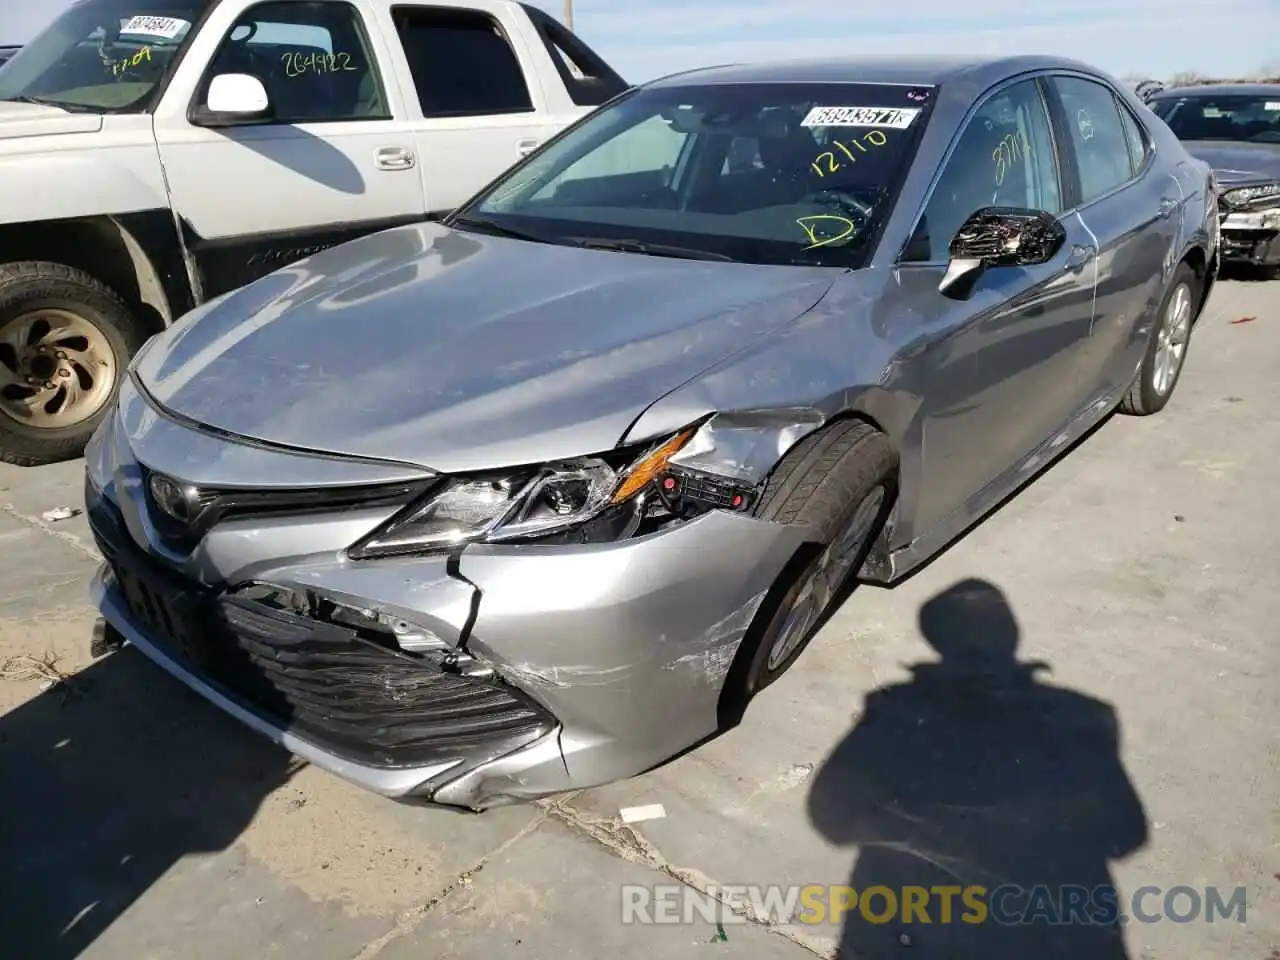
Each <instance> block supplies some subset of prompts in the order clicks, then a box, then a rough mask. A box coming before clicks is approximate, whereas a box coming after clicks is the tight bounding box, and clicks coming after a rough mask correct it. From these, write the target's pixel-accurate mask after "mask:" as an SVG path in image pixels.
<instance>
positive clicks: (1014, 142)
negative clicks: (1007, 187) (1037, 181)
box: [991, 131, 1033, 187]
mask: <svg viewBox="0 0 1280 960" xmlns="http://www.w3.org/2000/svg"><path fill="white" fill-rule="evenodd" d="M1031 156H1033V153H1032V150H1031V142H1030V141H1029V140H1028V139H1027V135H1026V133H1024V132H1022V131H1019V132H1018V133H1010V134H1007V135H1006V136H1005V138H1004V139H1003V140H1001V141H1000V142H999V143H998V144H996V148H995V149H994V150H992V151H991V160H992V162H993V163H994V164H995V168H996V186H997V187H998V186H1000V184H1002V183H1004V178H1005V176H1006V175H1007V174H1008V172H1009V169H1010V168H1011V167H1012V166H1013V165H1014V164H1015V163H1021V162H1022V158H1023V157H1031Z"/></svg>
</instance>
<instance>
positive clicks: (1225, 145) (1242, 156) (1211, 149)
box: [1183, 140, 1280, 187]
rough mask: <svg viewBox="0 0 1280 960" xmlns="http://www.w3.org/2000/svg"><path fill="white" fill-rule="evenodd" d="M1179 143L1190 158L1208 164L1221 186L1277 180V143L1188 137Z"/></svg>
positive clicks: (1279, 165)
mask: <svg viewBox="0 0 1280 960" xmlns="http://www.w3.org/2000/svg"><path fill="white" fill-rule="evenodd" d="M1183 146H1184V147H1186V148H1187V152H1188V153H1190V154H1191V155H1192V156H1193V157H1195V158H1196V159H1198V160H1203V161H1204V162H1205V163H1207V164H1209V166H1211V167H1212V168H1213V172H1214V175H1215V176H1216V177H1217V178H1218V183H1220V184H1222V185H1223V186H1224V187H1225V186H1231V187H1238V186H1241V185H1243V184H1248V183H1256V182H1258V181H1271V180H1280V144H1276V143H1241V142H1240V141H1238V140H1191V141H1184V142H1183Z"/></svg>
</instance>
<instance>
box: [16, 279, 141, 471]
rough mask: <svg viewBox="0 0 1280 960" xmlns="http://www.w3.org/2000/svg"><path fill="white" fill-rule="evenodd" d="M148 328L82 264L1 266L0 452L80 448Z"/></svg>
mask: <svg viewBox="0 0 1280 960" xmlns="http://www.w3.org/2000/svg"><path fill="white" fill-rule="evenodd" d="M146 335H147V332H146V329H145V328H144V326H143V324H142V323H141V322H140V321H139V319H138V318H137V317H135V316H134V315H133V314H132V313H131V312H130V310H129V308H128V307H127V306H126V305H125V303H124V301H123V300H121V299H120V297H119V296H117V295H116V293H115V292H114V291H112V290H111V289H110V288H108V287H106V286H105V285H103V284H102V283H99V282H98V281H97V280H95V279H94V278H93V277H91V276H89V275H88V274H87V273H84V272H83V271H81V270H75V269H73V268H71V267H67V266H63V265H62V264H57V263H44V262H34V261H29V262H24V263H9V264H4V265H3V266H0V460H4V461H6V462H8V463H15V464H18V465H20V466H35V465H37V464H43V463H53V462H55V461H58V460H66V459H69V458H71V457H77V456H79V455H80V454H81V452H82V451H83V450H84V445H85V443H86V442H87V441H88V439H89V437H90V436H92V434H93V431H94V430H95V429H97V426H98V424H99V423H101V422H102V418H103V417H104V416H105V415H106V411H107V409H108V407H109V406H110V403H111V401H112V400H113V399H114V398H115V395H116V391H117V390H118V389H119V380H120V376H121V375H122V373H123V372H124V370H125V369H126V368H127V366H128V363H129V358H130V357H131V356H132V355H133V354H134V353H135V352H136V351H137V349H138V347H140V346H141V345H142V343H143V341H144V340H145V339H146Z"/></svg>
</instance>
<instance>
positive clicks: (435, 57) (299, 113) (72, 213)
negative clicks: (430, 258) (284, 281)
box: [0, 0, 627, 464]
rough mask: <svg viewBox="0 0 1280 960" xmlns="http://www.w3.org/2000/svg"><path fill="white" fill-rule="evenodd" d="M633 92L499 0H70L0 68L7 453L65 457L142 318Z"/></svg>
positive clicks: (0, 339)
mask: <svg viewBox="0 0 1280 960" xmlns="http://www.w3.org/2000/svg"><path fill="white" fill-rule="evenodd" d="M626 86H627V85H626V83H625V82H624V81H623V80H622V79H621V78H620V77H619V76H618V75H617V74H616V73H615V72H614V71H613V70H612V69H611V68H610V67H609V66H608V65H607V64H606V63H605V62H604V61H603V60H602V59H601V58H600V57H599V56H597V55H596V54H595V53H594V52H593V51H591V50H590V49H589V48H588V47H587V46H586V44H584V43H583V42H582V41H581V40H580V39H579V38H578V37H576V36H575V35H574V34H572V33H571V32H570V31H569V30H567V29H566V28H565V27H564V26H563V25H561V24H560V23H559V22H557V21H555V20H554V19H552V18H551V17H549V16H547V15H546V14H545V13H543V12H541V11H540V10H537V9H536V8H533V7H530V6H526V5H524V4H521V3H517V2H513V0H432V2H412V0H257V2H255V0H80V2H77V3H76V4H74V5H73V6H72V7H71V8H70V9H68V10H67V11H66V12H65V13H64V14H62V15H61V16H60V17H59V18H58V19H57V20H55V21H54V22H53V23H52V24H50V26H49V27H48V28H46V29H45V30H44V31H43V32H42V33H41V34H40V35H39V36H37V37H36V38H35V39H33V40H32V41H31V42H30V43H28V44H26V45H25V46H24V47H23V48H22V49H21V51H20V52H19V53H18V54H17V55H15V56H14V57H13V58H12V59H11V60H10V61H9V62H8V63H6V64H5V65H4V66H3V67H2V68H0V183H3V184H4V203H3V204H0V459H2V460H5V461H8V462H11V463H21V464H38V463H47V462H51V461H54V460H60V459H65V458H68V457H73V456H77V455H79V453H80V452H81V450H82V449H83V446H84V443H85V442H86V441H87V440H88V438H89V436H90V435H91V434H92V432H93V430H94V429H95V428H96V426H97V423H98V422H99V420H100V419H101V416H102V414H103V413H104V412H105V410H106V408H107V406H109V403H110V400H111V398H112V397H113V396H114V393H115V390H116V386H117V384H118V383H119V379H120V378H121V377H122V376H124V375H125V373H126V370H127V366H128V363H129V360H130V358H131V356H132V355H133V353H134V352H136V350H137V348H138V347H139V346H141V344H142V343H143V342H144V341H145V340H146V339H147V338H148V337H149V336H151V335H152V334H154V333H155V332H157V331H159V330H160V329H162V328H163V327H164V326H166V325H168V324H170V323H172V322H173V321H174V320H175V319H177V318H179V317H181V316H182V315H183V314H184V313H186V312H187V311H188V310H190V309H191V308H193V307H195V306H197V305H199V304H201V303H203V302H206V301H207V300H210V299H212V298H214V297H218V296H220V295H222V294H225V293H228V292H230V291H231V290H234V289H237V288H238V287H240V286H243V285H244V284H246V283H249V282H252V281H253V280H256V279H258V278H260V277H263V276H265V275H266V274H268V273H271V272H273V271H274V270H277V269H279V268H280V267H283V266H286V265H288V264H289V263H292V262H295V261H297V260H300V259H302V258H305V257H307V256H309V255H310V254H312V253H315V252H317V251H319V250H322V249H325V248H326V247H330V246H333V245H335V244H338V243H342V242H344V241H346V240H350V239H354V238H356V237H358V236H362V235H364V234H368V233H372V232H374V231H377V230H381V229H385V228H388V227H391V226H396V225H398V224H402V223H407V222H412V221H416V220H422V219H426V218H430V217H434V216H439V215H442V214H444V213H447V212H448V211H449V210H451V209H453V208H454V207H455V206H457V205H459V204H460V203H461V202H462V201H463V200H465V199H466V198H467V197H469V196H470V195H471V194H473V193H475V192H476V191H477V190H479V189H480V188H481V187H483V186H484V185H485V184H486V183H488V182H489V181H490V180H492V179H493V178H494V177H496V176H497V175H498V174H499V173H501V172H502V171H504V170H505V169H506V168H507V167H509V166H510V165H511V164H513V163H515V162H517V161H519V160H520V159H521V158H523V157H525V156H527V155H529V154H530V153H532V152H533V151H535V150H536V149H537V148H538V147H539V145H541V144H542V143H543V142H544V141H546V140H547V139H549V138H550V137H552V136H554V135H555V134H556V133H557V132H559V131H560V130H562V129H564V128H565V127H566V126H568V125H569V124H571V123H573V122H574V121H576V120H577V119H579V118H580V117H582V116H584V115H585V114H586V113H589V112H590V111H591V110H593V109H595V107H597V106H599V105H600V104H602V103H604V102H605V101H606V100H608V99H610V98H612V97H613V96H615V95H617V94H618V93H621V92H622V91H623V90H625V89H626Z"/></svg>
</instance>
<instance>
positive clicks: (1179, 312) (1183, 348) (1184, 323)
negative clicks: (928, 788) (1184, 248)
mask: <svg viewBox="0 0 1280 960" xmlns="http://www.w3.org/2000/svg"><path fill="white" fill-rule="evenodd" d="M1190 339H1191V289H1190V288H1189V287H1188V286H1187V285H1186V284H1185V283H1180V284H1178V288H1177V289H1176V290H1174V291H1173V296H1172V297H1170V298H1169V306H1168V307H1166V308H1165V311H1164V317H1163V322H1162V323H1161V324H1160V329H1159V331H1158V332H1157V333H1156V353H1155V361H1154V363H1153V365H1152V370H1151V387H1152V389H1153V390H1155V392H1156V393H1158V394H1160V395H1161V396H1163V395H1164V394H1166V393H1168V392H1169V391H1170V390H1172V389H1173V382H1174V380H1176V379H1177V378H1178V371H1179V370H1181V369H1182V359H1183V357H1185V356H1186V354H1187V342H1188V341H1189V340H1190Z"/></svg>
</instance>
